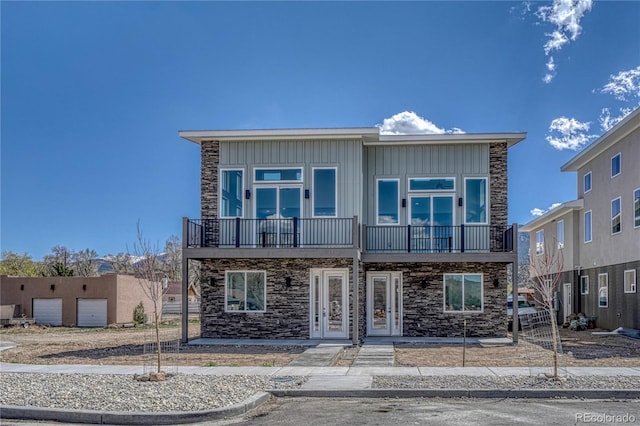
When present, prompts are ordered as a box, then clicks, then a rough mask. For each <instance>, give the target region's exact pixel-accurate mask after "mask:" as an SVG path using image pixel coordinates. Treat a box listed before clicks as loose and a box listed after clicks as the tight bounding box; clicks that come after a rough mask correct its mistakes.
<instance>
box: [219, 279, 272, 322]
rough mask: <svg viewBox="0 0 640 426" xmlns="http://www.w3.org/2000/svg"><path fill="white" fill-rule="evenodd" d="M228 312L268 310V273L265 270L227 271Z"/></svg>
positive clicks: (226, 300) (226, 294) (226, 293)
mask: <svg viewBox="0 0 640 426" xmlns="http://www.w3.org/2000/svg"><path fill="white" fill-rule="evenodd" d="M225 278H226V283H225V298H224V300H225V311H226V312H264V311H265V310H266V304H265V300H266V295H267V289H266V282H267V279H266V273H265V272H264V271H227V273H226V276H225Z"/></svg>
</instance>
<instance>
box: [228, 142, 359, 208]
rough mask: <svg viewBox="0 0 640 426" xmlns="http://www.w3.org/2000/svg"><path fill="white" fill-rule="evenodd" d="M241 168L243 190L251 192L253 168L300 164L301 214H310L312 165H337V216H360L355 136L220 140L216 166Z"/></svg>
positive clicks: (248, 204)
mask: <svg viewBox="0 0 640 426" xmlns="http://www.w3.org/2000/svg"><path fill="white" fill-rule="evenodd" d="M233 167H238V168H244V170H245V175H244V185H245V189H251V190H252V192H253V187H252V186H253V178H254V176H253V170H254V168H259V167H265V168H277V167H302V168H303V169H304V170H303V173H304V175H303V179H304V181H303V189H308V190H309V191H310V192H311V197H310V198H309V199H303V216H304V217H311V216H312V213H313V212H312V210H311V209H312V199H313V188H312V182H313V176H312V173H313V172H312V169H313V168H314V167H336V168H337V194H338V197H337V198H338V206H337V208H338V210H337V213H338V217H344V218H347V217H353V216H354V215H357V216H358V217H359V218H361V217H362V201H361V200H362V142H361V141H360V140H355V139H326V140H324V139H323V140H272V141H223V142H221V143H220V168H233ZM253 198H254V197H253V196H252V197H251V199H249V200H245V212H244V216H245V217H253V216H254V204H253Z"/></svg>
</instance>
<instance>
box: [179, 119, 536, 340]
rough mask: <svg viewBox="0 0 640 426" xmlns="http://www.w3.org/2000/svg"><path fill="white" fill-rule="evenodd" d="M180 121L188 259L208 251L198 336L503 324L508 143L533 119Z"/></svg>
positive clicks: (479, 332)
mask: <svg viewBox="0 0 640 426" xmlns="http://www.w3.org/2000/svg"><path fill="white" fill-rule="evenodd" d="M179 134H180V136H181V137H182V138H184V139H186V140H188V141H191V142H194V143H196V144H198V145H199V146H200V150H201V215H202V216H201V218H184V219H183V271H186V270H187V268H186V267H184V264H185V263H186V262H187V261H188V259H192V260H197V261H200V262H201V268H202V277H203V279H202V280H201V283H202V284H201V297H202V299H201V306H202V309H201V335H202V337H208V338H278V339H285V338H290V339H352V340H353V342H354V343H357V342H359V341H361V340H362V338H364V337H365V336H416V337H417V336H463V333H464V330H465V328H466V333H467V335H468V336H506V333H507V318H506V298H507V294H506V292H507V290H506V289H507V273H506V268H507V266H508V265H514V264H516V263H517V249H516V247H517V244H515V242H516V240H514V239H515V238H516V235H517V229H515V227H514V226H512V225H509V224H508V223H507V151H508V149H509V148H510V147H512V146H513V145H515V144H516V143H518V142H520V141H522V140H523V139H524V138H525V137H526V134H524V133H486V134H437V135H434V134H429V135H385V134H380V132H379V129H378V128H377V127H373V128H328V129H271V130H230V131H217V130H214V131H181V132H180V133H179ZM186 288H187V277H186V275H185V276H183V289H186ZM185 330H186V323H184V322H183V339H185V337H184V336H186V332H185Z"/></svg>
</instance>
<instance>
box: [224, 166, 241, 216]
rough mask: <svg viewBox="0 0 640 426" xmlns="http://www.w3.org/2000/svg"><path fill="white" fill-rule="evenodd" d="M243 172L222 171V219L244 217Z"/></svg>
mask: <svg viewBox="0 0 640 426" xmlns="http://www.w3.org/2000/svg"><path fill="white" fill-rule="evenodd" d="M242 175H243V170H221V171H220V192H221V194H220V195H221V197H220V198H221V199H220V217H242V213H243V212H242V210H243V197H242V194H243V192H244V190H243V187H244V183H243V182H244V181H243V178H242Z"/></svg>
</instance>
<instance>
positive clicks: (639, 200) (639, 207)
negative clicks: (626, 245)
mask: <svg viewBox="0 0 640 426" xmlns="http://www.w3.org/2000/svg"><path fill="white" fill-rule="evenodd" d="M633 212H634V213H633V217H634V219H633V227H634V228H637V227H640V188H638V189H636V190H635V191H633Z"/></svg>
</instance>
